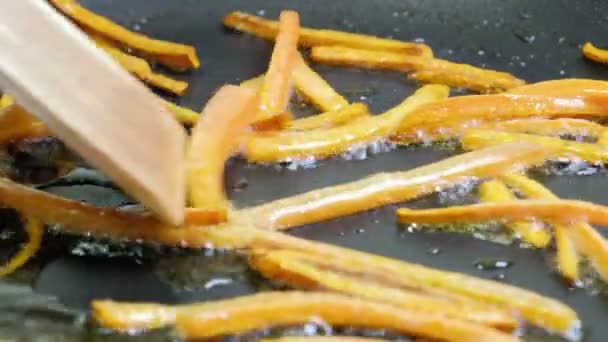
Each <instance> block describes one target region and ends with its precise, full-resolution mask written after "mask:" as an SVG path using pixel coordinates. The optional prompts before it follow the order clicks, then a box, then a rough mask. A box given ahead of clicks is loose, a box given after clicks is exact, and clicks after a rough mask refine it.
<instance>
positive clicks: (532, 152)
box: [235, 144, 545, 229]
mask: <svg viewBox="0 0 608 342" xmlns="http://www.w3.org/2000/svg"><path fill="white" fill-rule="evenodd" d="M544 160H545V153H544V151H543V149H542V148H540V147H536V146H531V145H528V144H509V145H503V146H497V147H494V148H489V149H485V150H480V151H476V152H473V153H466V154H462V155H459V156H455V157H451V158H448V159H444V160H442V161H439V162H436V163H433V164H430V165H425V166H422V167H418V168H415V169H413V170H409V171H405V172H392V173H381V174H377V175H372V176H369V177H366V178H363V179H361V180H358V181H355V182H351V183H346V184H342V185H336V186H331V187H327V188H323V189H320V190H314V191H310V192H307V193H303V194H300V195H296V196H292V197H288V198H285V199H280V200H276V201H273V202H269V203H266V204H263V205H260V206H257V207H253V208H248V209H244V210H240V211H239V212H238V213H235V215H236V216H238V217H240V218H242V219H243V220H245V221H249V222H253V223H254V224H255V225H257V226H258V227H260V228H265V229H286V228H290V227H295V226H299V225H303V224H308V223H314V222H320V221H323V220H327V219H331V218H336V217H340V216H344V215H349V214H353V213H356V212H359V211H364V210H369V209H372V208H377V207H380V206H383V205H387V204H392V203H398V202H403V201H407V200H411V199H414V198H416V197H419V196H422V195H426V194H429V193H432V192H435V191H440V190H441V189H444V188H446V187H449V186H451V185H453V184H456V183H459V182H462V181H464V180H466V179H467V177H489V176H497V175H499V174H502V173H504V172H509V170H511V171H512V170H513V169H521V168H526V167H529V166H531V165H537V164H539V163H543V162H544ZM235 219H236V217H235Z"/></svg>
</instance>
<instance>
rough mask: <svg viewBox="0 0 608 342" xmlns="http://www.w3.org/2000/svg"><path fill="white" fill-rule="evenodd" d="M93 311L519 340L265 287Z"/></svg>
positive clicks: (217, 332) (333, 297)
mask: <svg viewBox="0 0 608 342" xmlns="http://www.w3.org/2000/svg"><path fill="white" fill-rule="evenodd" d="M92 305H93V316H94V317H95V319H97V321H98V322H99V323H100V324H102V326H104V327H108V328H114V329H121V330H125V329H147V328H151V327H153V326H151V324H147V323H148V322H150V323H154V324H155V325H156V327H158V325H159V324H160V323H164V322H171V321H173V322H174V323H175V325H176V328H177V331H178V332H179V333H180V334H181V336H182V337H184V338H187V339H197V338H209V337H214V336H221V335H228V334H238V333H243V332H246V331H250V330H253V329H260V328H264V327H268V326H284V325H294V324H302V323H305V322H307V321H309V320H310V318H311V317H318V318H319V319H322V320H324V321H325V322H327V323H329V324H332V325H336V326H358V327H367V328H388V329H391V330H394V331H397V332H400V333H404V334H412V335H416V336H422V337H429V338H436V339H441V340H445V341H518V339H517V338H516V337H513V336H511V335H507V334H504V333H501V332H499V331H497V330H494V329H491V328H488V327H485V326H482V325H477V324H473V323H469V322H466V321H461V320H455V319H450V318H446V317H444V316H439V315H430V314H423V313H420V312H412V311H409V310H404V309H399V308H396V307H393V306H390V305H385V304H380V303H375V302H371V301H367V300H362V299H357V298H350V297H346V296H341V295H337V294H329V293H315V292H298V291H289V292H266V293H260V294H255V295H249V296H242V297H239V298H235V299H228V300H221V301H215V302H209V303H202V304H190V305H180V306H163V305H160V304H159V305H156V306H155V305H154V304H133V303H124V304H121V303H116V302H112V301H94V302H93V304H92Z"/></svg>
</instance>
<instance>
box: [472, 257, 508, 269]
mask: <svg viewBox="0 0 608 342" xmlns="http://www.w3.org/2000/svg"><path fill="white" fill-rule="evenodd" d="M473 265H474V266H475V268H476V269H478V270H482V271H494V270H503V269H506V268H509V267H511V266H513V262H512V261H510V260H506V259H479V260H477V261H475V263H474V264H473Z"/></svg>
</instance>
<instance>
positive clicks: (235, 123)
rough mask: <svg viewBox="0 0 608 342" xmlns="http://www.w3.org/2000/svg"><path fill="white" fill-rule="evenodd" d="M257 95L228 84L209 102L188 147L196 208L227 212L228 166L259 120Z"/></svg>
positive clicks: (188, 169)
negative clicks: (243, 137)
mask: <svg viewBox="0 0 608 342" xmlns="http://www.w3.org/2000/svg"><path fill="white" fill-rule="evenodd" d="M256 108H257V97H256V95H255V92H253V91H251V90H249V89H246V88H241V87H238V86H232V85H226V86H223V87H222V88H220V90H219V91H218V92H217V93H216V94H215V95H214V96H213V97H212V98H211V99H210V100H209V102H207V105H206V106H205V108H204V109H203V112H202V114H201V119H200V120H199V121H198V122H197V123H196V126H194V128H193V129H192V136H191V138H190V141H189V143H188V146H187V148H186V173H187V180H188V197H189V199H190V203H191V205H192V206H193V207H195V208H206V209H209V210H217V211H218V212H223V213H224V215H223V216H226V214H225V213H226V212H227V211H228V209H229V206H230V205H229V201H228V199H227V198H226V194H225V192H224V164H225V163H226V160H227V159H228V158H230V155H232V153H234V152H235V151H236V150H237V149H238V148H239V145H240V144H241V139H242V135H243V134H244V132H245V130H246V129H247V127H249V124H250V123H251V122H252V121H253V119H254V117H255V109H256Z"/></svg>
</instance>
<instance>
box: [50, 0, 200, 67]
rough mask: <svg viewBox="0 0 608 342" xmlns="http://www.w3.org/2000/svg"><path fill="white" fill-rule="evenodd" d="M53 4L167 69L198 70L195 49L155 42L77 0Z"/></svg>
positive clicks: (106, 36) (89, 28) (188, 46)
mask: <svg viewBox="0 0 608 342" xmlns="http://www.w3.org/2000/svg"><path fill="white" fill-rule="evenodd" d="M50 2H51V3H52V4H53V5H55V7H56V8H57V9H58V10H59V11H61V12H63V14H65V15H66V16H68V17H70V18H71V19H72V20H74V21H75V22H76V23H78V24H79V25H81V26H83V27H85V28H86V29H87V30H89V31H92V32H94V33H96V34H99V35H100V36H103V37H105V38H108V39H111V40H113V41H116V42H119V43H121V44H124V45H126V46H128V47H130V48H133V49H134V50H137V51H139V52H141V53H143V54H145V55H147V56H150V57H151V58H153V59H154V60H156V61H158V62H159V63H161V64H164V65H166V66H168V67H171V68H174V69H177V70H184V69H192V68H198V67H199V65H200V62H199V60H198V57H197V56H196V50H195V49H194V47H193V46H190V45H183V44H178V43H173V42H167V41H163V40H157V39H152V38H149V37H147V36H144V35H143V34H140V33H135V32H131V31H129V30H127V29H125V28H124V27H122V26H120V25H118V24H116V23H115V22H113V21H111V20H109V19H108V18H106V17H103V16H100V15H97V14H95V13H93V12H91V11H89V10H87V9H86V8H84V7H82V6H80V4H79V3H78V2H77V1H76V0H50Z"/></svg>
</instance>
